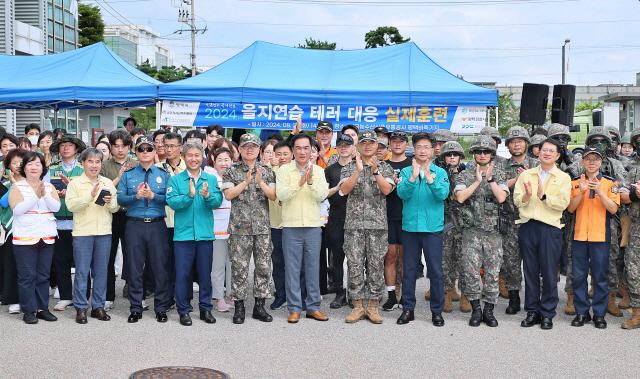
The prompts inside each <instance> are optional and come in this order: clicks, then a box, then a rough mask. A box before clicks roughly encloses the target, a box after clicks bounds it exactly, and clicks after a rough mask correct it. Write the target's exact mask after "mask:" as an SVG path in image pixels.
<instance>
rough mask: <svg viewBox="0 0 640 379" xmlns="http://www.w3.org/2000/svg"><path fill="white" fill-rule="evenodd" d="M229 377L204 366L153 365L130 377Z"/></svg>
mask: <svg viewBox="0 0 640 379" xmlns="http://www.w3.org/2000/svg"><path fill="white" fill-rule="evenodd" d="M190 378H198V379H200V378H202V379H229V378H230V377H229V375H227V374H225V373H224V372H222V371H218V370H213V369H210V368H204V367H181V366H169V367H151V368H146V369H144V370H140V371H136V372H134V373H133V374H131V376H130V377H129V379H190Z"/></svg>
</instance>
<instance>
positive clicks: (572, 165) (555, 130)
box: [548, 123, 582, 315]
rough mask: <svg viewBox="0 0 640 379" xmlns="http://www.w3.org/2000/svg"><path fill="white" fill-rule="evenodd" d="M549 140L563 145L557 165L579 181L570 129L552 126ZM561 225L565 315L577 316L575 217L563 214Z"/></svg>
mask: <svg viewBox="0 0 640 379" xmlns="http://www.w3.org/2000/svg"><path fill="white" fill-rule="evenodd" d="M548 138H550V139H553V140H555V141H558V143H560V145H561V149H560V158H559V159H558V162H557V163H556V164H557V166H558V168H560V170H562V171H564V172H565V173H567V174H568V175H569V177H570V178H571V180H573V179H577V178H579V177H580V174H581V173H582V168H581V165H580V161H575V162H574V157H573V154H571V152H570V151H569V149H568V148H567V145H568V144H569V142H570V141H571V134H569V127H568V126H566V125H562V124H557V123H554V124H551V125H550V126H549V129H548ZM561 223H562V224H564V228H563V229H562V254H563V256H564V257H565V258H566V274H567V277H566V282H565V287H564V291H565V292H566V293H567V303H566V305H565V308H564V313H566V314H568V315H575V314H576V309H575V307H574V305H573V284H572V282H571V274H570V273H571V241H573V226H574V225H573V223H574V215H573V214H572V213H570V212H568V211H566V210H565V211H564V212H563V213H562V220H561ZM563 259H564V258H563Z"/></svg>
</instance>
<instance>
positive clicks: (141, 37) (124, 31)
mask: <svg viewBox="0 0 640 379" xmlns="http://www.w3.org/2000/svg"><path fill="white" fill-rule="evenodd" d="M104 42H105V43H106V44H107V46H109V47H110V48H111V50H113V51H114V52H115V53H116V54H118V55H119V56H120V57H121V58H122V59H124V60H125V61H127V62H128V63H129V64H131V65H133V66H135V65H136V64H142V63H145V62H149V64H150V65H152V66H155V67H157V68H161V67H162V66H171V65H173V53H172V52H171V51H170V50H169V49H168V48H167V47H165V46H163V45H162V44H160V39H159V36H158V35H157V34H156V33H155V32H153V30H151V29H150V28H149V27H145V26H142V25H106V26H105V28H104Z"/></svg>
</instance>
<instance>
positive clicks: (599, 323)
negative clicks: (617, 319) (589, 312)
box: [593, 316, 607, 329]
mask: <svg viewBox="0 0 640 379" xmlns="http://www.w3.org/2000/svg"><path fill="white" fill-rule="evenodd" d="M593 326H595V327H596V328H598V329H606V328H607V321H605V319H604V316H593Z"/></svg>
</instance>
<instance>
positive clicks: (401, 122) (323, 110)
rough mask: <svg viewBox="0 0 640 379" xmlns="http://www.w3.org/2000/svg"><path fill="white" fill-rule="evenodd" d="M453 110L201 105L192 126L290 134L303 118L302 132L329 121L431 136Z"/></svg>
mask: <svg viewBox="0 0 640 379" xmlns="http://www.w3.org/2000/svg"><path fill="white" fill-rule="evenodd" d="M457 109H458V107H456V106H431V105H429V106H427V105H421V106H394V105H384V106H383V105H325V104H320V105H308V104H303V105H297V104H253V103H244V104H237V103H200V107H199V108H198V114H197V115H196V118H195V121H194V126H207V125H211V124H222V125H223V126H224V127H226V128H247V129H281V130H290V129H292V128H293V127H294V125H295V124H296V121H297V120H298V117H302V122H303V130H315V128H316V125H317V123H318V121H330V122H331V123H333V126H334V130H336V131H338V130H340V129H342V127H343V126H345V125H349V124H352V125H356V126H357V127H358V128H359V129H360V130H369V129H374V128H375V127H377V126H385V127H386V128H387V129H389V130H390V131H394V130H404V131H408V132H432V131H435V130H436V129H450V128H451V123H452V121H453V118H454V115H455V114H456V111H457Z"/></svg>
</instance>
